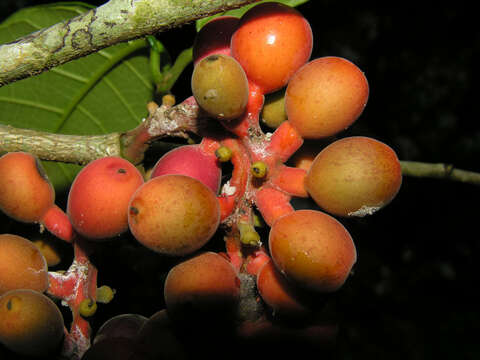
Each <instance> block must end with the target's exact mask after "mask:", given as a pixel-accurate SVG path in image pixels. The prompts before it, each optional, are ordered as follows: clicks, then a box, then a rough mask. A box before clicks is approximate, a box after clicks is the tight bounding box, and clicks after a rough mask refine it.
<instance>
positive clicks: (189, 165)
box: [151, 145, 222, 194]
mask: <svg viewBox="0 0 480 360" xmlns="http://www.w3.org/2000/svg"><path fill="white" fill-rule="evenodd" d="M169 174H177V175H186V176H190V177H193V178H194V179H197V180H199V181H200V182H202V183H204V184H205V185H207V186H208V187H209V188H210V189H212V191H213V192H214V193H215V194H216V193H218V190H219V187H220V180H221V176H222V170H221V168H220V164H219V162H218V160H217V157H216V156H215V154H213V153H212V154H207V153H206V152H204V151H203V150H202V149H201V148H200V146H198V145H184V146H180V147H178V148H175V149H173V150H170V151H169V152H167V153H166V154H165V155H163V156H162V157H161V158H160V159H159V160H158V161H157V163H156V164H155V166H154V168H153V171H152V174H151V178H154V177H157V176H160V175H169Z"/></svg>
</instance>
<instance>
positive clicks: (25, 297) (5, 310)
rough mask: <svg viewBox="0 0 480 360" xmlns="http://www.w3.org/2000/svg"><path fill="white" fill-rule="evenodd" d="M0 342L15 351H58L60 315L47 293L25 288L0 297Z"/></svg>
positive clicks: (61, 318) (60, 338)
mask: <svg viewBox="0 0 480 360" xmlns="http://www.w3.org/2000/svg"><path fill="white" fill-rule="evenodd" d="M0 319H2V321H0V342H1V343H3V344H4V345H5V346H6V347H7V348H9V349H10V350H12V351H13V352H15V353H18V354H22V355H29V356H45V355H48V354H52V353H53V352H55V351H56V350H59V346H60V343H61V341H62V339H63V334H64V331H63V329H64V322H63V316H62V314H61V312H60V310H59V309H58V307H57V306H56V305H55V303H54V302H53V301H52V300H50V299H49V298H48V297H47V296H45V295H43V294H41V293H39V292H36V291H33V290H27V289H20V290H12V291H9V292H7V293H5V294H3V295H2V296H1V297H0Z"/></svg>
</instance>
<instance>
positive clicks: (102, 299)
mask: <svg viewBox="0 0 480 360" xmlns="http://www.w3.org/2000/svg"><path fill="white" fill-rule="evenodd" d="M114 295H115V290H113V289H112V288H111V287H110V286H107V285H102V286H100V287H99V288H97V302H99V303H102V304H108V303H109V302H110V301H112V300H113V296H114Z"/></svg>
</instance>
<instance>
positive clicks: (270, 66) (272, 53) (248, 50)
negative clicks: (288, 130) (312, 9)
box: [231, 2, 313, 93]
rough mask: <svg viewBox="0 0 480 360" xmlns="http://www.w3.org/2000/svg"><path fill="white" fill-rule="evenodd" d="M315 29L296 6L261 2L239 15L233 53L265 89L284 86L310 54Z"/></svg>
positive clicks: (270, 90) (250, 77)
mask: <svg viewBox="0 0 480 360" xmlns="http://www.w3.org/2000/svg"><path fill="white" fill-rule="evenodd" d="M312 44H313V37H312V29H311V27H310V24H309V23H308V21H307V20H306V19H305V18H304V17H303V16H302V14H300V13H299V12H298V11H297V10H295V9H293V8H291V7H289V6H286V5H283V4H279V3H273V2H269V3H262V4H260V5H257V6H255V7H253V8H251V9H250V10H249V11H247V12H246V13H245V14H244V15H243V16H242V18H241V19H240V24H239V26H238V28H237V30H236V31H235V33H234V34H233V36H232V43H231V49H232V55H233V57H234V58H235V59H237V60H238V62H239V63H240V65H242V67H243V68H244V70H245V72H246V74H247V77H248V79H249V80H250V81H252V82H253V83H254V84H256V85H257V86H259V87H260V88H261V90H262V91H263V93H270V92H273V91H275V90H278V89H280V88H282V87H283V86H285V85H286V84H287V82H288V80H289V79H290V77H291V76H292V75H293V74H294V73H295V71H297V70H298V69H299V68H300V67H301V66H302V65H303V64H305V63H306V62H307V61H308V59H309V58H310V55H311V52H312Z"/></svg>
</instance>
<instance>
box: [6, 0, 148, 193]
mask: <svg viewBox="0 0 480 360" xmlns="http://www.w3.org/2000/svg"><path fill="white" fill-rule="evenodd" d="M89 8H91V6H89V5H85V4H83V3H79V2H73V3H56V4H48V5H41V6H34V7H31V8H25V9H22V10H20V11H18V12H17V13H15V14H13V15H12V16H10V17H9V18H8V19H7V20H5V22H3V23H2V24H0V43H6V42H10V41H13V40H15V39H17V38H19V37H21V36H24V35H26V34H29V33H32V32H34V31H37V30H39V29H42V28H45V27H47V26H50V25H53V24H56V23H58V22H61V21H63V20H66V19H69V18H72V17H74V16H77V15H79V14H81V13H83V12H85V11H87V10H88V9H89ZM148 61H149V60H148V48H147V43H146V41H145V40H135V41H131V42H129V43H123V44H118V45H115V46H112V47H110V48H107V49H103V50H100V51H99V52H98V53H95V54H92V55H89V56H86V57H84V58H81V59H78V60H75V61H71V62H69V63H66V64H64V65H62V66H59V67H56V68H53V69H51V70H49V71H47V72H45V73H42V74H41V75H38V76H34V77H31V78H27V79H24V80H21V81H18V82H15V83H12V84H9V85H7V86H4V87H1V88H0V123H2V124H9V125H12V126H14V127H19V128H29V129H36V130H44V131H49V132H54V133H65V134H78V135H82V134H83V135H93V134H105V133H111V132H115V131H125V130H128V129H131V128H133V127H135V126H136V125H138V124H139V123H140V122H141V121H142V118H144V117H146V116H147V110H146V104H147V102H148V101H150V100H151V99H152V97H153V91H154V88H153V81H152V78H151V77H152V75H151V72H150V69H149V65H148ZM44 165H45V168H46V171H47V173H48V176H49V177H50V179H51V181H52V183H53V184H54V186H55V188H56V189H57V190H58V191H62V190H65V189H66V188H67V187H68V186H69V185H70V184H71V182H72V181H73V179H74V177H75V175H76V173H77V172H78V170H79V169H80V167H79V166H77V165H72V164H64V163H56V162H44Z"/></svg>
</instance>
